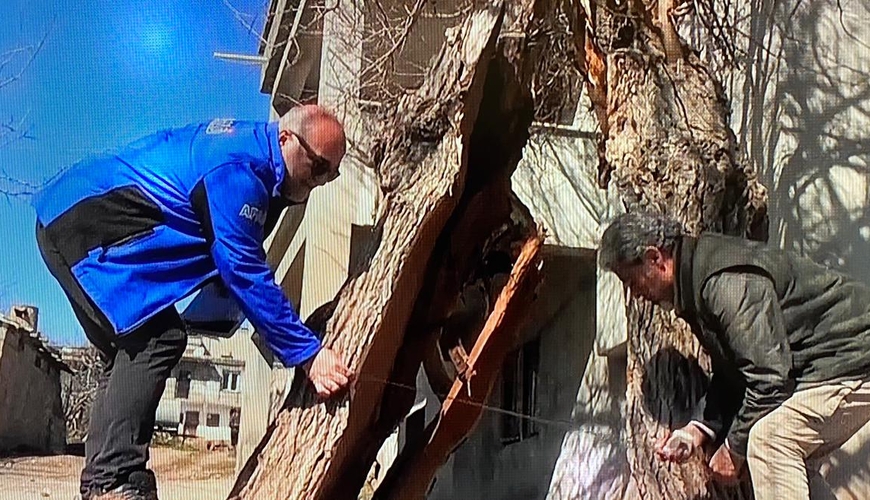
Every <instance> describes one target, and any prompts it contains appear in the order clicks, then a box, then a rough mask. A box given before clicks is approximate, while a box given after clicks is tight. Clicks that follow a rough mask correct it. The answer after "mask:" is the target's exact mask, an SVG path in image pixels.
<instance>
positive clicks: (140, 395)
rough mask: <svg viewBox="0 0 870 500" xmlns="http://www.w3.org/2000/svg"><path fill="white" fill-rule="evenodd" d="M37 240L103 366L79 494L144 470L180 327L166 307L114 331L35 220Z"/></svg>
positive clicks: (178, 350)
mask: <svg viewBox="0 0 870 500" xmlns="http://www.w3.org/2000/svg"><path fill="white" fill-rule="evenodd" d="M36 240H37V243H38V246H39V250H40V252H41V253H42V257H43V259H44V260H45V263H46V265H47V267H48V269H49V271H50V272H51V274H52V275H53V276H54V277H55V279H57V281H58V282H59V283H60V285H61V287H62V288H63V290H64V292H65V293H66V296H67V298H68V299H69V301H70V304H71V305H72V309H73V312H74V313H75V315H76V318H77V319H78V320H79V322H80V323H81V325H82V327H83V328H84V331H85V335H86V336H87V337H88V340H90V342H91V343H92V344H93V345H94V346H95V347H96V348H97V349H98V350H99V351H100V354H101V358H102V359H103V362H104V366H105V368H104V370H103V371H102V373H101V376H100V380H99V385H98V388H97V393H96V396H95V398H94V403H93V408H92V409H91V420H90V424H89V426H88V435H87V440H86V441H85V467H84V469H83V470H82V475H81V492H82V496H83V497H84V498H88V497H89V496H90V495H91V494H92V493H96V492H102V491H107V490H110V489H112V488H115V487H117V486H118V485H120V484H123V483H124V482H126V480H127V477H128V476H129V475H130V473H132V472H135V471H145V470H147V468H146V464H147V462H148V456H149V455H148V446H149V444H150V442H151V437H152V435H153V433H154V420H155V418H156V413H157V404H158V403H159V402H160V397H161V396H162V395H163V389H164V388H165V386H166V379H167V378H168V377H169V374H170V372H171V371H172V368H173V367H175V365H176V364H178V361H179V360H180V359H181V355H182V354H184V349H185V347H186V346H187V331H186V329H185V327H184V324H183V323H182V321H181V318H180V317H179V315H178V312H177V311H176V310H175V308H174V307H168V308H166V309H164V310H163V311H161V312H160V313H158V314H157V315H155V316H154V317H153V318H151V319H150V320H149V321H148V322H146V323H145V324H144V325H142V326H141V327H140V328H138V329H136V330H135V331H133V332H131V333H129V334H126V335H123V336H119V335H116V334H115V332H114V329H113V328H112V327H111V325H110V324H109V322H108V320H107V319H106V317H105V315H104V314H103V313H102V312H101V311H100V310H99V308H98V307H96V305H95V304H94V303H93V302H92V301H91V300H90V298H89V297H88V296H87V295H86V294H85V292H84V291H83V290H82V289H81V287H80V286H79V284H78V282H77V281H76V279H75V278H74V276H73V274H72V272H71V271H70V265H69V263H68V262H66V261H65V260H64V257H63V255H62V254H61V252H60V251H59V250H58V244H62V243H61V242H56V241H52V239H51V238H50V237H49V234H47V232H46V231H45V228H43V227H42V226H41V225H40V224H37V228H36ZM117 300H124V297H117Z"/></svg>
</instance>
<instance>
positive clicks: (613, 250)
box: [598, 212, 686, 271]
mask: <svg viewBox="0 0 870 500" xmlns="http://www.w3.org/2000/svg"><path fill="white" fill-rule="evenodd" d="M684 234H686V228H685V226H683V224H682V223H681V222H680V221H678V220H677V219H674V218H673V217H668V216H666V215H656V214H650V213H643V212H639V213H627V214H622V215H620V216H619V217H617V218H616V219H615V220H614V221H613V222H611V223H610V225H609V226H607V229H605V230H604V233H603V234H602V235H601V244H600V245H599V247H598V265H600V266H601V267H602V268H603V269H605V270H608V271H613V270H614V267H615V266H616V265H619V264H629V263H634V262H639V261H640V260H641V258H642V257H643V253H644V251H645V250H646V249H647V248H649V247H655V248H658V249H659V250H666V251H668V252H673V250H674V248H675V246H676V244H677V241H678V240H679V239H680V237H682V236H683V235H684Z"/></svg>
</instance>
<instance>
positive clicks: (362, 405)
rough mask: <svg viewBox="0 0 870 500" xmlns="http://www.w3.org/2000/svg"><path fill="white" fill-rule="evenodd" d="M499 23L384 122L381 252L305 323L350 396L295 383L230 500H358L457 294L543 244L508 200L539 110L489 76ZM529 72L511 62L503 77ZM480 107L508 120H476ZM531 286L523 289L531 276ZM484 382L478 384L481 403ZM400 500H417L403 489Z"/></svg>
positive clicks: (500, 61)
mask: <svg viewBox="0 0 870 500" xmlns="http://www.w3.org/2000/svg"><path fill="white" fill-rule="evenodd" d="M528 18H529V19H530V18H531V17H530V16H529V17H528ZM503 19H504V8H503V6H502V4H501V2H500V1H495V2H492V3H489V4H487V5H484V6H481V7H480V8H479V9H478V10H476V11H475V12H473V13H472V14H471V15H470V17H469V18H468V19H467V20H466V21H465V22H464V23H463V24H462V26H461V27H459V28H458V29H456V30H454V31H452V32H450V33H448V36H447V42H446V44H445V46H444V47H443V48H442V50H441V52H440V54H439V55H438V57H437V60H436V62H435V63H434V64H433V69H432V70H431V71H430V74H429V75H428V77H427V79H426V80H425V82H424V83H423V85H422V87H421V88H420V89H419V90H418V91H416V92H415V93H413V94H410V95H408V96H406V97H405V98H403V99H402V100H401V101H400V103H399V105H398V107H397V108H396V110H395V112H394V113H392V115H391V116H390V117H388V118H387V120H386V122H385V127H384V131H385V132H384V137H383V140H381V141H379V143H378V144H377V145H376V147H375V152H374V154H373V156H374V159H375V164H376V165H377V170H378V176H379V178H380V183H381V190H382V191H383V193H384V202H383V204H382V208H381V210H380V213H379V216H378V231H377V232H378V234H379V241H378V242H377V244H376V245H375V246H374V247H373V249H372V254H371V260H370V262H369V264H368V267H367V268H366V269H363V270H359V272H357V273H355V274H354V275H352V276H351V277H350V278H349V280H348V281H347V282H346V283H345V285H344V286H343V287H342V289H341V291H340V292H339V294H338V297H337V299H336V300H335V301H334V302H333V303H331V304H328V305H327V306H325V307H323V308H321V309H320V310H318V311H316V312H315V313H314V314H312V318H310V319H309V323H310V324H311V325H312V326H315V327H316V328H322V327H324V326H325V328H324V331H325V345H328V346H331V347H332V348H334V349H336V350H338V351H339V352H341V353H343V354H344V356H345V358H346V360H347V361H348V363H349V366H350V367H351V369H353V370H354V371H355V372H356V373H357V376H358V377H357V381H356V382H355V383H354V386H353V389H352V391H351V394H350V395H349V396H348V397H345V398H343V399H341V400H337V401H332V402H327V403H325V404H324V403H318V402H317V401H315V399H314V396H313V394H312V392H311V390H310V388H309V387H308V384H307V383H306V382H304V381H302V379H301V377H300V378H298V379H297V381H296V384H295V386H294V387H293V389H292V391H291V393H290V396H289V397H288V400H287V402H286V404H285V405H284V408H283V409H282V411H281V412H280V414H279V415H278V417H277V418H276V420H275V422H274V423H273V424H272V425H271V426H270V427H269V429H268V430H267V434H266V436H265V437H264V439H263V441H262V442H261V443H260V445H259V446H258V448H257V450H255V452H254V453H253V455H252V457H251V459H250V460H249V462H248V463H247V464H246V466H245V467H244V468H243V469H242V471H241V472H240V474H239V477H238V478H237V480H236V483H235V485H234V487H233V489H232V491H231V493H230V496H229V497H230V498H231V499H271V498H282V499H283V498H289V499H305V500H320V499H323V500H326V499H329V500H342V499H356V498H357V496H358V494H359V491H360V489H361V488H362V486H363V484H364V481H365V479H366V473H367V472H368V471H369V468H370V467H371V464H372V461H373V460H374V457H375V454H376V453H377V451H378V449H379V448H380V446H381V445H382V443H383V441H384V439H385V438H386V437H387V436H388V435H389V433H390V432H391V431H392V429H394V428H395V425H396V424H397V423H398V422H399V421H400V420H401V419H402V418H403V417H404V416H405V415H406V414H407V411H408V409H410V406H411V404H412V403H413V400H414V390H413V389H411V388H412V387H413V386H414V378H415V375H416V373H417V371H418V369H419V367H420V364H421V361H422V360H423V357H424V354H425V353H426V352H427V350H428V349H429V348H430V347H431V346H432V344H433V342H437V341H438V332H442V331H443V324H444V322H445V318H446V317H450V316H451V311H452V310H453V309H454V308H455V305H456V299H457V298H458V297H459V294H460V290H461V289H462V288H463V287H464V286H466V285H467V284H468V282H469V280H471V279H478V280H483V281H486V282H487V283H490V282H491V281H492V279H493V277H494V276H493V273H492V272H490V271H491V270H487V269H485V268H486V266H485V265H484V261H485V260H486V259H488V258H492V257H493V256H496V255H499V254H504V253H507V254H509V255H510V258H511V262H512V261H513V260H515V259H516V258H517V257H518V254H519V252H518V251H515V250H517V248H516V247H515V243H516V242H517V241H525V240H526V239H528V237H529V235H530V234H531V233H532V232H534V225H533V223H532V219H531V216H530V215H529V214H528V211H527V210H525V208H524V207H522V206H521V204H519V202H518V201H517V200H516V198H515V197H513V196H512V194H511V191H510V174H511V172H512V171H513V169H514V168H515V166H516V163H517V162H518V161H519V158H520V157H521V151H522V148H523V146H524V145H525V141H526V139H527V138H528V128H529V125H530V124H531V120H532V105H531V98H530V96H529V92H528V90H527V89H525V90H524V89H523V87H522V86H521V85H517V84H516V83H515V82H512V84H511V85H504V80H505V78H504V76H499V75H495V76H493V72H494V71H498V72H505V71H506V66H505V65H504V63H505V60H506V59H505V57H504V55H500V56H499V57H496V58H495V59H494V56H495V55H496V45H497V44H496V42H497V38H498V34H499V32H500V30H501V25H502V21H503ZM494 61H495V62H494ZM521 62H522V58H521V57H516V58H514V60H513V61H512V63H513V64H514V65H513V66H511V65H510V64H509V65H508V66H507V68H508V69H511V68H513V69H515V68H516V67H517V64H518V63H521ZM505 74H508V76H509V77H510V76H512V77H513V78H514V80H517V76H516V75H515V74H513V75H511V74H510V71H507V73H505ZM508 80H510V78H508ZM517 81H519V80H517ZM500 83H501V84H502V85H501V86H499V85H497V84H500ZM486 103H489V104H486ZM484 105H485V106H494V107H495V109H499V110H500V111H501V113H502V114H499V115H497V116H494V117H493V116H490V117H489V118H481V113H479V109H480V108H481V106H484ZM506 112H507V113H508V114H507V115H505V114H504V113H506ZM494 125H497V126H494ZM511 252H513V253H511ZM509 270H510V266H509V267H508V271H509ZM523 276H526V275H525V274H524V275H523ZM528 276H530V278H524V280H523V283H526V282H531V281H530V279H531V278H533V277H534V276H536V275H535V274H534V273H529V274H528ZM525 286H526V285H524V287H525ZM491 289H492V288H491ZM523 290H525V288H523ZM523 293H525V292H523ZM503 309H505V310H504V311H503V312H504V313H505V314H507V313H508V312H510V311H513V310H514V309H515V307H511V308H507V307H506V306H504V307H503ZM488 312H489V310H484V311H482V314H484V317H485V315H486V314H487V313H488ZM511 314H516V313H513V312H511ZM514 323H515V324H518V323H519V322H518V320H515V321H514ZM499 330H500V331H503V330H505V327H500V329H499ZM478 333H479V331H476V332H475V331H474V330H473V329H470V328H466V329H465V330H463V331H460V332H458V335H457V337H456V339H454V340H455V341H457V343H458V341H459V340H462V341H463V342H464V345H466V346H471V345H475V342H476V340H477V334H478ZM496 345H498V344H496ZM448 347H456V345H453V344H450V345H449V346H448ZM496 354H497V353H496ZM470 359H471V360H474V359H475V358H474V355H472V357H471V358H470ZM496 359H500V358H497V356H496V357H494V358H493V360H496ZM479 363H480V366H481V367H486V372H487V373H489V372H490V371H492V370H491V368H490V367H489V366H488V365H487V364H486V362H479ZM488 377H489V376H487V377H481V379H480V380H481V386H480V387H481V390H480V391H478V394H479V395H482V396H483V397H485V396H486V394H487V393H488V384H484V383H483V382H489V378H488ZM385 382H386V383H385ZM445 404H446V403H445ZM472 423H473V422H472ZM466 432H467V431H466ZM444 458H446V457H444ZM428 473H429V472H428V471H427V474H428ZM415 491H419V488H417V489H415ZM380 494H381V495H386V494H387V493H386V490H383V491H381V493H380ZM391 495H393V496H392V497H393V498H413V497H407V496H405V495H404V494H403V493H402V490H393V493H391ZM396 495H398V496H396Z"/></svg>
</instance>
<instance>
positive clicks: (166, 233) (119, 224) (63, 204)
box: [33, 105, 352, 500]
mask: <svg viewBox="0 0 870 500" xmlns="http://www.w3.org/2000/svg"><path fill="white" fill-rule="evenodd" d="M345 152H346V138H345V134H344V130H343V127H342V125H341V124H340V123H339V122H338V120H337V119H336V118H335V117H334V116H333V115H332V114H330V113H329V112H328V111H326V110H325V109H323V108H321V107H318V106H314V105H310V106H299V107H296V108H293V109H292V110H291V111H290V112H288V113H287V114H286V115H284V116H283V117H281V119H280V120H279V121H278V122H274V123H256V122H243V121H235V120H223V119H221V120H213V121H211V122H210V123H204V124H199V125H191V126H188V127H185V128H179V129H172V130H164V131H161V132H158V133H156V134H154V135H151V136H148V137H145V138H143V139H140V140H138V141H136V142H134V143H132V144H130V145H128V146H127V147H125V148H123V149H121V150H120V151H117V152H113V153H108V154H103V155H101V156H98V157H95V158H91V159H88V160H84V161H81V162H79V163H77V164H75V165H74V166H72V167H71V168H70V169H69V170H68V171H66V172H64V174H63V175H62V176H60V177H59V178H58V179H56V180H55V181H53V182H52V183H51V184H50V185H49V186H47V187H46V188H45V189H44V190H43V191H42V192H40V193H38V194H37V195H36V196H35V197H34V200H33V205H34V207H35V208H36V213H37V228H36V237H37V242H38V245H39V248H40V251H41V253H42V256H43V259H44V260H45V262H46V265H47V267H48V269H49V270H50V271H51V273H52V275H53V276H54V277H55V278H56V279H57V281H58V282H59V283H60V285H61V287H62V288H63V290H64V292H65V293H66V295H67V297H68V299H69V301H70V303H71V304H72V308H73V311H74V312H75V314H76V317H77V318H78V320H79V322H80V323H81V324H82V327H83V328H84V331H85V334H86V336H87V337H88V339H89V340H90V342H91V343H93V344H94V345H95V346H96V347H97V349H99V351H100V353H101V355H102V358H103V360H104V361H105V371H104V373H103V377H102V379H101V381H100V384H99V389H98V392H97V395H96V398H95V400H94V407H93V410H92V414H91V420H90V425H89V428H88V438H87V442H86V444H85V454H86V461H85V467H84V469H83V471H82V475H81V493H82V497H83V499H84V500H113V499H123V500H140V499H147V500H152V499H154V500H156V498H157V488H156V480H155V478H154V474H153V473H152V472H151V471H150V470H148V469H147V467H146V464H147V461H148V456H149V455H148V446H149V443H150V441H151V437H152V432H153V428H154V420H155V417H156V410H157V404H158V402H159V400H160V397H161V395H162V394H163V389H164V387H165V383H166V379H167V378H168V377H169V374H170V372H171V370H172V368H173V367H174V366H175V365H176V364H177V363H178V361H179V359H180V358H181V356H182V354H183V353H184V349H185V346H186V344H187V333H186V327H185V324H184V322H183V321H182V319H181V318H180V316H179V314H178V312H177V311H176V309H175V306H174V304H175V303H176V302H177V301H179V300H180V299H182V298H184V297H186V296H188V295H190V294H191V293H192V292H194V291H196V290H199V289H202V288H203V287H205V286H206V285H209V284H215V283H217V284H219V285H220V286H222V287H225V288H226V289H227V290H228V291H229V292H230V293H231V295H232V296H233V297H234V298H235V300H236V301H237V302H238V306H239V307H240V308H241V310H242V311H243V312H244V314H245V316H246V317H247V318H248V320H249V321H250V322H251V323H252V324H253V325H254V327H255V328H256V329H257V331H258V332H259V333H260V335H261V336H262V337H263V338H264V339H265V341H266V344H267V345H268V346H269V348H270V349H271V350H272V351H273V352H274V353H275V355H276V357H277V358H278V359H279V360H280V361H281V362H282V363H283V364H284V365H285V366H287V367H291V366H299V367H301V368H302V369H303V370H304V371H305V373H306V374H307V376H308V378H309V379H310V381H311V382H312V384H313V386H314V388H315V389H316V391H317V393H318V394H319V395H320V396H321V397H324V398H327V397H330V396H331V395H333V394H335V393H337V392H339V391H341V390H343V389H344V388H345V387H346V386H347V384H348V383H349V381H350V379H351V378H352V374H351V373H350V371H349V369H348V368H347V366H346V365H345V364H344V362H343V361H342V359H341V358H340V356H339V355H338V354H337V353H335V352H333V351H332V350H330V349H328V348H325V347H323V346H322V345H321V342H320V340H319V339H318V337H317V336H316V335H315V334H314V332H312V331H311V330H310V329H308V328H307V327H306V326H305V325H304V324H303V323H302V322H301V321H300V319H299V316H298V315H297V314H296V312H295V311H294V310H293V307H292V305H291V304H290V302H289V301H288V300H287V298H286V296H285V295H284V293H283V291H282V290H281V288H280V287H279V286H278V285H276V284H275V277H274V273H273V271H272V270H271V269H270V268H269V266H268V265H267V263H266V255H265V251H264V248H263V242H264V239H265V237H266V236H267V235H268V234H269V233H270V232H271V230H272V228H273V227H274V225H275V224H276V222H277V220H278V216H279V214H280V213H281V211H282V210H283V209H284V208H285V207H286V206H288V205H289V204H294V203H303V202H305V201H306V200H307V199H308V195H309V193H310V192H311V191H312V190H313V189H314V188H316V187H318V186H322V185H324V184H326V183H328V182H330V181H332V180H333V179H335V178H336V177H338V175H339V163H340V162H341V160H342V158H343V157H344V154H345Z"/></svg>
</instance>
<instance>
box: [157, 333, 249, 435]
mask: <svg viewBox="0 0 870 500" xmlns="http://www.w3.org/2000/svg"><path fill="white" fill-rule="evenodd" d="M244 368H245V363H244V361H242V360H241V359H239V357H238V354H236V353H235V352H234V350H233V342H232V341H231V340H228V339H212V338H207V337H202V336H196V335H191V336H190V337H189V338H188V342H187V348H186V349H185V352H184V355H183V356H182V358H181V361H179V363H178V365H176V367H175V368H173V369H172V373H171V374H170V376H169V379H168V380H167V382H166V389H165V390H164V392H163V397H162V398H161V400H160V404H159V405H158V407H157V421H156V422H155V425H156V428H157V429H158V430H163V431H167V432H170V433H173V434H178V435H180V436H183V437H185V438H188V437H190V438H199V439H201V440H203V441H204V442H205V443H206V444H207V446H212V445H216V444H225V445H231V446H235V445H236V444H237V441H238V429H239V420H240V417H241V411H242V405H241V391H242V387H243V384H244Z"/></svg>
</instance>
